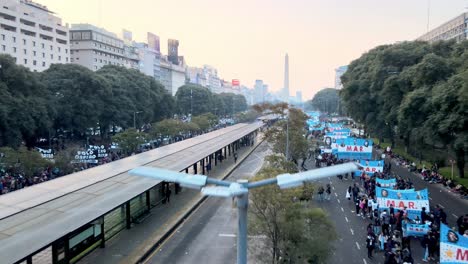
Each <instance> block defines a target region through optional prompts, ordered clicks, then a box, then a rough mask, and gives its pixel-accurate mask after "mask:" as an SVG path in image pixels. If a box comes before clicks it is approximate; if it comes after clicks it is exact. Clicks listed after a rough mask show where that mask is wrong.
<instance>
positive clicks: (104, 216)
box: [0, 118, 269, 264]
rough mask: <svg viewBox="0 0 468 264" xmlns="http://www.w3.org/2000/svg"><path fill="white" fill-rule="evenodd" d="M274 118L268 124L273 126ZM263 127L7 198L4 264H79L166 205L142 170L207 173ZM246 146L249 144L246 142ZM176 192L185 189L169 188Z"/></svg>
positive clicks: (0, 204) (3, 205)
mask: <svg viewBox="0 0 468 264" xmlns="http://www.w3.org/2000/svg"><path fill="white" fill-rule="evenodd" d="M268 119H269V118H267V119H266V120H268ZM261 120H262V121H263V122H255V123H252V124H245V123H242V124H237V125H233V126H230V127H226V128H223V129H220V130H216V131H213V132H210V133H206V134H203V135H200V136H197V137H194V138H191V139H187V140H184V141H180V142H177V143H174V144H170V145H167V146H164V147H160V148H157V149H153V150H150V151H147V152H144V153H141V154H138V155H134V156H130V157H127V158H124V159H121V160H117V161H114V162H111V163H107V164H104V165H101V166H97V167H94V168H91V169H88V170H84V171H80V172H77V173H73V174H70V175H67V176H63V177H60V178H57V179H54V180H51V181H47V182H44V183H41V184H37V185H33V186H31V187H28V188H25V189H21V190H18V191H15V192H11V193H8V194H6V195H2V196H0V256H1V260H0V262H1V263H25V264H26V263H27V264H29V263H54V264H55V263H57V264H62V263H75V262H77V261H78V260H79V259H81V258H82V257H83V256H85V255H86V254H88V253H89V252H91V251H92V250H94V249H96V248H98V247H101V248H104V247H105V245H106V241H108V240H109V239H111V238H112V237H114V236H115V235H116V234H118V233H119V232H120V231H122V230H124V229H130V228H131V226H132V223H138V219H139V218H141V216H142V215H144V214H147V213H148V212H149V211H150V210H151V208H153V207H155V206H157V205H159V204H160V203H161V202H162V200H163V186H164V184H166V186H167V183H164V182H161V181H159V180H156V179H152V178H145V177H137V176H131V175H129V174H128V173H127V172H128V171H129V170H131V169H133V168H135V167H138V166H150V167H159V168H164V169H169V170H173V171H180V172H183V171H185V172H186V173H194V174H197V173H200V174H205V168H206V165H207V164H208V163H211V164H212V165H213V166H216V165H217V163H218V159H217V157H218V156H219V155H223V156H224V157H227V156H229V155H232V154H233V153H234V152H235V151H237V150H238V149H239V148H241V146H246V145H249V143H251V142H253V141H254V140H255V137H256V134H257V132H258V131H259V129H261V128H262V127H263V126H264V122H265V120H264V119H261ZM246 143H247V144H246ZM169 186H170V188H172V189H173V190H174V192H175V193H176V194H177V191H178V190H179V189H180V187H178V186H175V185H174V184H169Z"/></svg>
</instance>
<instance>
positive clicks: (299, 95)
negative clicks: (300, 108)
mask: <svg viewBox="0 0 468 264" xmlns="http://www.w3.org/2000/svg"><path fill="white" fill-rule="evenodd" d="M296 101H297V102H298V103H302V91H296Z"/></svg>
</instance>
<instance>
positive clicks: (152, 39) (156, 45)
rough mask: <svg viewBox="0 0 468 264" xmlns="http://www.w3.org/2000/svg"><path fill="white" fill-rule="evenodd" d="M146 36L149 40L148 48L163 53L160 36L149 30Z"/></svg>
mask: <svg viewBox="0 0 468 264" xmlns="http://www.w3.org/2000/svg"><path fill="white" fill-rule="evenodd" d="M146 38H147V41H148V48H150V49H152V50H154V51H155V52H157V53H161V44H160V39H159V36H158V35H155V34H153V33H151V32H148V33H147V36H146Z"/></svg>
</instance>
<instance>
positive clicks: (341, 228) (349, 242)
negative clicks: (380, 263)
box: [314, 179, 367, 264]
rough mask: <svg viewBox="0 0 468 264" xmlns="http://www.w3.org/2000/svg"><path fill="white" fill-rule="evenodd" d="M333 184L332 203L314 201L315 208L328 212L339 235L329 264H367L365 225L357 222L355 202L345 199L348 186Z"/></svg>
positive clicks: (323, 183) (324, 182)
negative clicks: (363, 238) (364, 242)
mask: <svg viewBox="0 0 468 264" xmlns="http://www.w3.org/2000/svg"><path fill="white" fill-rule="evenodd" d="M330 180H331V179H330ZM330 180H327V181H323V180H322V181H319V182H317V183H316V184H317V186H320V185H323V186H325V185H326V184H327V183H330ZM331 182H332V183H331V184H332V194H331V199H330V201H322V202H319V201H317V200H314V206H315V205H316V206H318V207H320V208H322V209H323V210H324V211H325V212H327V214H328V216H329V219H330V220H331V221H332V222H333V224H334V225H335V231H336V233H337V235H338V240H337V241H336V242H335V243H334V250H333V255H332V256H331V257H330V259H329V260H328V263H350V264H362V263H366V262H367V260H365V259H364V258H366V257H367V255H366V254H367V252H364V251H363V249H364V248H365V247H364V245H363V244H362V239H361V236H360V234H361V233H362V232H364V226H365V225H364V224H363V223H360V222H356V221H355V220H356V217H357V216H356V214H355V213H353V212H352V210H353V208H354V206H353V202H352V201H349V200H348V199H346V198H345V191H346V188H347V186H346V187H345V186H341V185H337V184H336V183H335V182H334V181H333V180H331ZM348 182H350V181H348ZM359 218H360V217H359ZM363 259H364V260H363Z"/></svg>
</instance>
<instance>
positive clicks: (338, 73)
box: [335, 65, 348, 90]
mask: <svg viewBox="0 0 468 264" xmlns="http://www.w3.org/2000/svg"><path fill="white" fill-rule="evenodd" d="M347 70H348V65H345V66H340V67H338V68H336V69H335V89H338V90H341V89H343V84H342V83H341V76H342V75H343V74H344V73H345V72H346V71H347Z"/></svg>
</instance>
